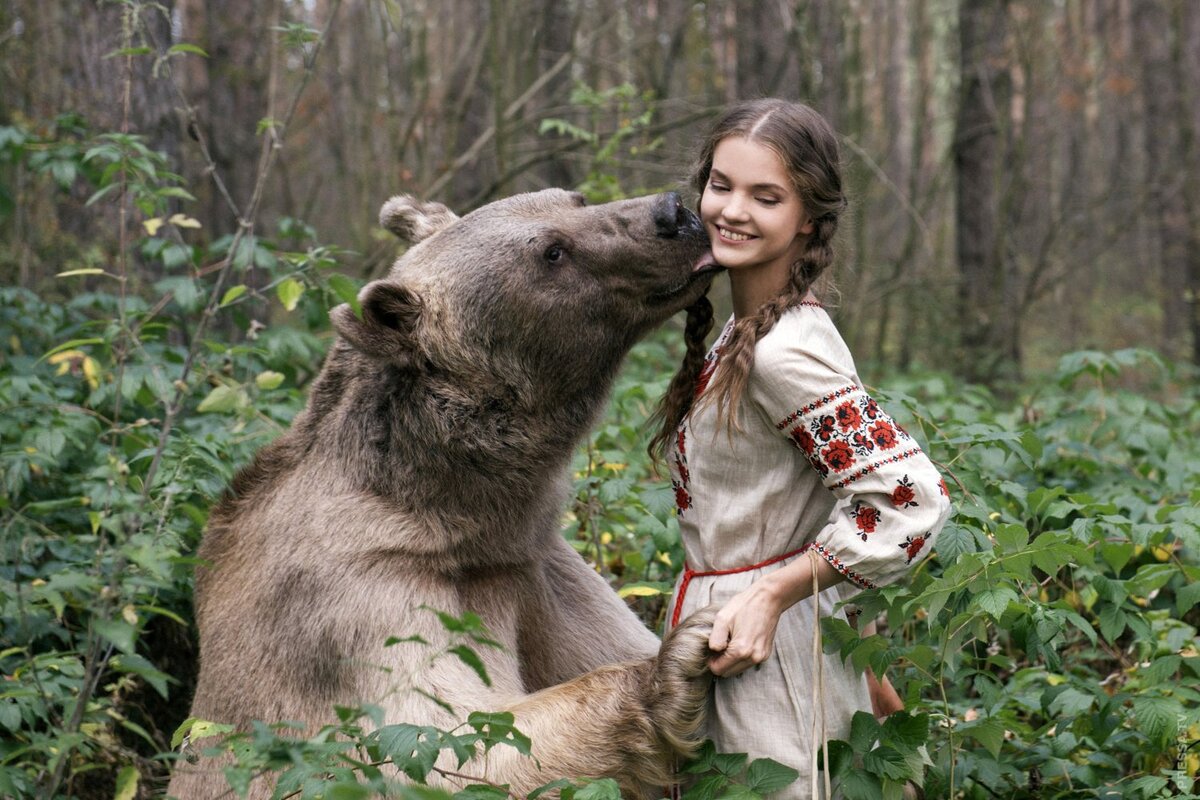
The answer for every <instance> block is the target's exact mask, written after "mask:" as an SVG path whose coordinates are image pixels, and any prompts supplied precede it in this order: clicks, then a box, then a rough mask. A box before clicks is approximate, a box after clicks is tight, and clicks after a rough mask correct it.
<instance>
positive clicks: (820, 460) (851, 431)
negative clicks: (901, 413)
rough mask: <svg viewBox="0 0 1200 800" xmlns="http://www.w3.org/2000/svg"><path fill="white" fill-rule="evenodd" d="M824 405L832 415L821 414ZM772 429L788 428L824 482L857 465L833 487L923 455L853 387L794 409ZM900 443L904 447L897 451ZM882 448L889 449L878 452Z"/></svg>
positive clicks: (783, 429)
mask: <svg viewBox="0 0 1200 800" xmlns="http://www.w3.org/2000/svg"><path fill="white" fill-rule="evenodd" d="M847 395H849V396H847ZM830 407H832V408H831V409H830ZM822 409H830V411H831V413H830V411H826V412H825V413H821V411H822ZM776 427H777V428H779V430H781V431H787V434H788V437H789V438H790V439H791V440H792V443H793V444H795V445H796V447H797V448H799V449H800V450H801V451H803V452H804V454H805V455H806V456H808V460H809V462H810V463H811V464H812V466H813V468H814V469H815V470H816V471H817V472H818V473H820V475H821V478H822V480H824V479H826V478H828V476H829V474H830V473H831V472H837V473H844V472H846V470H849V469H850V468H851V467H854V468H855V471H854V472H853V473H852V474H851V475H850V476H849V477H847V478H845V479H843V480H840V481H837V482H836V484H835V485H832V486H830V488H831V489H840V488H843V487H845V486H847V485H849V484H850V483H851V482H853V481H855V480H858V479H859V478H861V477H863V476H864V475H869V474H871V473H872V472H875V471H876V470H877V469H879V468H881V467H882V466H884V465H885V464H894V463H896V462H898V461H902V460H904V459H906V458H911V457H912V456H915V455H920V453H921V450H920V448H918V447H913V446H912V445H913V442H912V438H911V437H910V436H909V435H908V434H907V433H905V432H904V431H903V430H901V429H900V427H899V426H898V425H897V424H896V422H895V421H894V420H893V419H892V418H891V417H889V416H888V415H887V414H886V413H884V411H883V409H881V408H880V407H879V405H878V404H877V403H876V402H875V401H874V400H873V399H872V398H871V397H870V396H868V395H867V394H866V393H865V392H863V390H862V389H861V388H859V387H857V386H847V387H844V388H842V389H838V390H837V391H835V392H831V393H830V394H827V395H825V396H824V397H821V398H819V399H817V400H815V401H814V402H812V403H809V404H808V405H806V406H804V407H802V408H799V409H797V410H796V411H794V412H792V413H791V414H789V415H788V416H787V417H786V418H784V419H783V421H781V422H777V423H776ZM901 443H904V444H905V446H906V447H907V448H908V449H905V450H903V451H900V450H897V449H896V448H897V447H898V446H899V445H900V444H901ZM885 450H890V451H892V452H891V453H884V452H882V451H885ZM915 497H916V493H915V491H914V493H913V498H915ZM913 498H910V500H911V499H913Z"/></svg>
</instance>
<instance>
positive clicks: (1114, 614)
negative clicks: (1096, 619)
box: [1100, 605, 1128, 642]
mask: <svg viewBox="0 0 1200 800" xmlns="http://www.w3.org/2000/svg"><path fill="white" fill-rule="evenodd" d="M1127 624H1128V623H1127V620H1126V619H1125V612H1124V611H1122V610H1121V608H1120V606H1113V605H1106V606H1105V607H1104V608H1102V609H1100V635H1101V636H1103V637H1104V638H1105V639H1107V640H1108V641H1109V642H1115V641H1116V640H1117V637H1119V636H1120V635H1121V634H1122V633H1124V632H1125V626H1126V625H1127Z"/></svg>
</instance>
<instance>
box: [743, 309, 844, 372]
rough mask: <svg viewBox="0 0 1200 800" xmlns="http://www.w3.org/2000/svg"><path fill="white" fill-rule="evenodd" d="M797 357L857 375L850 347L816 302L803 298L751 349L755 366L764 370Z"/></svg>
mask: <svg viewBox="0 0 1200 800" xmlns="http://www.w3.org/2000/svg"><path fill="white" fill-rule="evenodd" d="M797 360H800V361H807V360H816V361H819V362H822V363H824V364H825V365H827V366H828V367H829V368H830V369H832V370H834V371H836V372H839V373H841V374H843V375H847V376H854V375H856V370H855V368H854V358H853V356H851V354H850V348H849V347H847V346H846V342H845V340H844V339H843V338H842V335H841V333H839V332H838V329H837V326H836V325H834V323H833V320H832V319H831V318H830V316H829V313H828V311H827V310H826V308H825V307H824V306H823V305H821V304H820V303H818V302H815V301H805V302H803V303H801V304H800V305H798V306H795V307H793V308H790V309H788V310H787V311H786V312H785V313H784V314H783V316H781V317H780V318H779V321H778V322H776V323H775V326H774V327H773V328H771V330H770V331H769V332H768V333H767V334H766V336H764V337H763V338H761V339H759V340H758V343H757V345H756V346H755V348H754V362H755V365H756V366H761V367H763V368H765V370H767V371H774V369H776V368H783V367H787V366H788V365H789V364H793V363H794V362H795V361H797Z"/></svg>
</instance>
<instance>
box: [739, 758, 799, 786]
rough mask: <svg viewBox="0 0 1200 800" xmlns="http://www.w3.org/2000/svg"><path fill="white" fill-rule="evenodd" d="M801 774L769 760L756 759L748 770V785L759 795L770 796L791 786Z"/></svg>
mask: <svg viewBox="0 0 1200 800" xmlns="http://www.w3.org/2000/svg"><path fill="white" fill-rule="evenodd" d="M798 777H800V773H799V772H797V771H796V770H794V769H792V768H791V767H789V766H786V765H784V764H780V763H779V762H778V761H773V760H771V759H769V758H756V759H754V760H753V761H751V762H750V767H749V768H748V769H747V770H746V785H747V786H749V787H750V788H751V789H753V790H754V791H755V792H758V793H759V794H768V793H770V792H774V791H778V790H779V789H782V788H783V787H785V786H790V785H791V784H792V783H794V782H795V781H796V778H798Z"/></svg>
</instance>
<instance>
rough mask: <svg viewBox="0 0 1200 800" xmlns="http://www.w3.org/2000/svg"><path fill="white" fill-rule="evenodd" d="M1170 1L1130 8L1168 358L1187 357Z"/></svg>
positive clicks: (1184, 214) (1183, 215) (1183, 210)
mask: <svg viewBox="0 0 1200 800" xmlns="http://www.w3.org/2000/svg"><path fill="white" fill-rule="evenodd" d="M1169 5H1171V3H1170V0H1142V2H1140V3H1137V4H1136V5H1135V7H1134V25H1135V28H1136V30H1137V33H1138V41H1139V60H1140V66H1141V83H1142V97H1143V98H1144V101H1145V107H1144V109H1143V119H1144V121H1145V130H1146V135H1145V147H1146V186H1147V198H1146V200H1147V203H1146V205H1147V213H1148V215H1149V220H1150V221H1149V228H1150V232H1151V235H1152V237H1153V239H1154V240H1155V243H1156V245H1157V247H1156V249H1157V251H1158V265H1157V266H1158V274H1159V290H1160V292H1161V302H1162V310H1163V325H1162V331H1161V335H1162V342H1161V345H1160V347H1161V350H1162V351H1163V352H1164V353H1165V354H1166V355H1168V356H1171V357H1179V356H1182V355H1184V354H1185V353H1188V352H1189V351H1190V348H1188V347H1187V342H1186V336H1187V335H1188V328H1189V327H1190V325H1189V318H1190V309H1189V307H1188V302H1187V288H1188V252H1187V251H1188V241H1189V238H1190V233H1189V231H1188V211H1187V207H1186V204H1185V198H1184V170H1183V163H1184V161H1183V138H1182V128H1181V122H1182V120H1181V119H1180V117H1179V115H1178V111H1179V109H1180V108H1181V102H1180V83H1181V81H1182V79H1183V76H1182V75H1178V74H1176V72H1175V70H1174V66H1175V59H1174V58H1173V57H1172V51H1173V50H1174V48H1175V37H1176V34H1177V32H1178V31H1177V30H1176V29H1175V28H1174V26H1172V25H1171V10H1170V8H1169Z"/></svg>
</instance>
